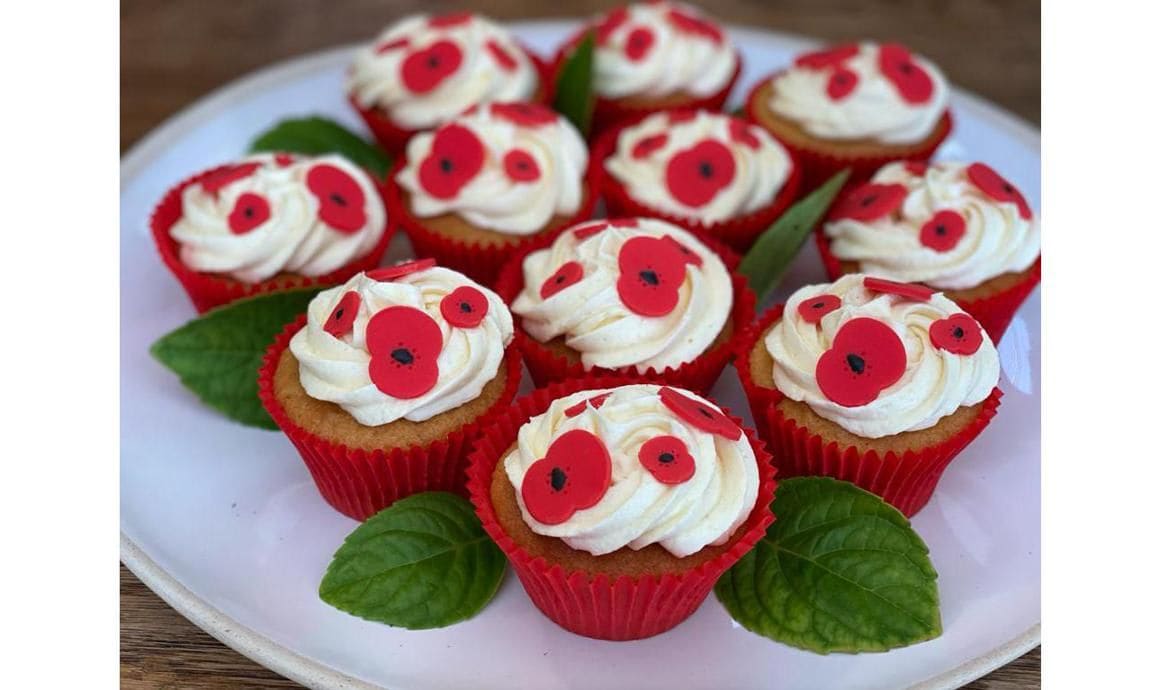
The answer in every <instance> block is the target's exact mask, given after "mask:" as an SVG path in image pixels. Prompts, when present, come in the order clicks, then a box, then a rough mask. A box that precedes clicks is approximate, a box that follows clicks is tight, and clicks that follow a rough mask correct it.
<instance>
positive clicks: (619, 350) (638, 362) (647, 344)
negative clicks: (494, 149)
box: [496, 218, 755, 392]
mask: <svg viewBox="0 0 1150 690" xmlns="http://www.w3.org/2000/svg"><path fill="white" fill-rule="evenodd" d="M736 260H737V259H736V257H735V256H734V255H733V254H732V253H731V252H730V250H727V249H724V248H722V246H721V245H719V244H716V243H714V242H713V241H709V240H702V239H699V238H697V237H695V236H694V235H692V234H691V233H689V232H687V231H686V230H683V229H682V228H679V227H677V226H675V225H672V224H670V223H667V222H664V221H661V220H656V219H652V218H613V219H609V220H599V221H590V222H587V223H583V224H581V225H577V226H575V227H573V228H569V229H567V230H565V231H564V232H563V233H561V234H560V235H559V236H558V237H557V238H555V240H554V242H553V243H551V244H550V245H547V246H544V247H541V248H538V249H535V248H531V249H529V250H524V252H523V253H522V254H521V255H520V256H518V257H516V258H515V259H514V260H512V261H511V262H509V263H508V265H507V266H506V267H505V268H504V270H503V273H502V274H501V275H500V279H499V284H498V285H497V287H496V291H497V292H499V294H500V296H502V297H503V299H505V300H507V302H508V303H509V304H511V310H512V312H514V314H515V315H516V317H517V324H518V325H519V326H520V327H521V332H520V334H519V342H520V344H521V347H522V349H523V355H524V361H525V362H526V363H527V370H528V371H530V372H531V378H532V379H533V380H534V381H535V384H536V385H537V386H545V385H547V384H548V383H551V382H553V381H558V380H561V379H566V378H581V377H585V376H604V375H617V376H623V377H626V378H629V379H632V380H642V381H656V382H659V383H666V384H668V385H675V386H682V387H685V388H691V389H693V390H697V391H701V392H706V391H707V390H709V389H710V388H711V386H712V385H714V383H715V380H716V379H717V378H718V377H719V374H720V373H721V372H722V370H723V367H724V366H726V364H727V362H729V361H730V359H731V357H732V355H733V353H734V350H735V334H736V333H739V332H740V331H741V330H742V329H743V327H744V326H745V325H748V324H749V323H750V322H751V321H752V320H753V319H754V310H755V296H754V293H752V292H751V290H750V289H749V288H748V287H747V284H746V281H745V280H744V279H743V277H742V276H739V275H737V274H734V273H732V270H733V268H734V265H735V263H736Z"/></svg>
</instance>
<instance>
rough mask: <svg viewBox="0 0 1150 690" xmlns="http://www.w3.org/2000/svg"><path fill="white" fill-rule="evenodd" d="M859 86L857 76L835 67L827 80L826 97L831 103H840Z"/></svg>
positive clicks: (844, 68)
mask: <svg viewBox="0 0 1150 690" xmlns="http://www.w3.org/2000/svg"><path fill="white" fill-rule="evenodd" d="M858 85H859V75H857V74H855V73H854V72H853V71H852V70H850V69H848V68H846V67H841V66H840V67H836V68H835V71H834V72H832V73H831V77H830V79H828V80H827V97H828V98H830V99H831V100H832V101H841V100H842V99H844V98H846V97H847V96H849V95H851V94H852V93H854V90H855V87H857V86H858Z"/></svg>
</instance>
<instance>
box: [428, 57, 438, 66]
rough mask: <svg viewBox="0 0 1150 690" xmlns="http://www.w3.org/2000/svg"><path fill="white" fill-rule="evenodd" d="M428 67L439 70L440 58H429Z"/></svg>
mask: <svg viewBox="0 0 1150 690" xmlns="http://www.w3.org/2000/svg"><path fill="white" fill-rule="evenodd" d="M427 66H428V67H430V68H431V69H439V57H438V56H435V55H430V56H428V58H427Z"/></svg>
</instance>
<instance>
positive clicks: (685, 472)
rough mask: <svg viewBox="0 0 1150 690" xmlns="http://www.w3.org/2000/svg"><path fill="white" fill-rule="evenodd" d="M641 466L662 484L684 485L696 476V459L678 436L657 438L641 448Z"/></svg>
mask: <svg viewBox="0 0 1150 690" xmlns="http://www.w3.org/2000/svg"><path fill="white" fill-rule="evenodd" d="M639 464H640V465H642V466H643V468H644V469H646V470H647V471H648V472H650V473H651V476H653V477H654V478H655V479H656V480H658V481H659V483H660V484H670V485H675V484H682V483H683V482H685V481H687V480H689V479H690V478H691V477H693V476H695V458H694V457H693V456H692V455H691V451H690V450H689V449H688V448H687V444H686V443H683V440H682V439H680V438H678V437H676V436H670V435H666V436H655V437H654V438H650V439H647V440H646V441H644V442H643V445H641V446H639Z"/></svg>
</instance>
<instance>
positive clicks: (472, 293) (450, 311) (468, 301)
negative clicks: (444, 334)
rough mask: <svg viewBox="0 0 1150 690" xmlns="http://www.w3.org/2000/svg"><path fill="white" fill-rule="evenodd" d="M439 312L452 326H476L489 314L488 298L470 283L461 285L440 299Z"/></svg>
mask: <svg viewBox="0 0 1150 690" xmlns="http://www.w3.org/2000/svg"><path fill="white" fill-rule="evenodd" d="M439 313H440V314H443V319H444V320H445V321H447V323H449V324H451V325H452V326H457V327H459V328H475V327H476V326H478V325H479V324H480V323H483V317H484V316H487V298H486V297H484V296H483V293H482V292H480V291H479V290H477V289H475V288H473V287H471V286H470V285H461V286H459V287H457V288H455V289H454V290H452V291H451V294H449V295H447V297H444V298H443V299H442V300H440V302H439Z"/></svg>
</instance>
